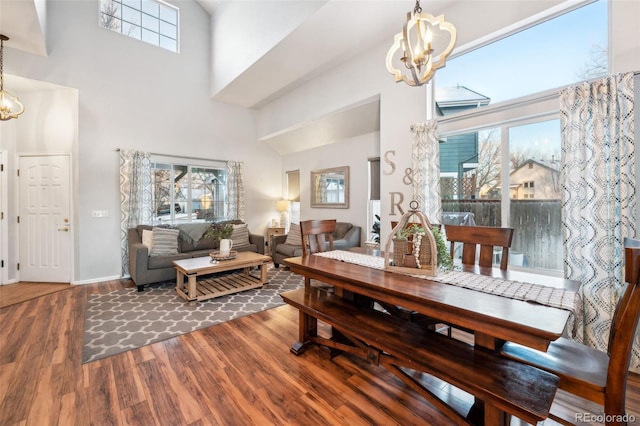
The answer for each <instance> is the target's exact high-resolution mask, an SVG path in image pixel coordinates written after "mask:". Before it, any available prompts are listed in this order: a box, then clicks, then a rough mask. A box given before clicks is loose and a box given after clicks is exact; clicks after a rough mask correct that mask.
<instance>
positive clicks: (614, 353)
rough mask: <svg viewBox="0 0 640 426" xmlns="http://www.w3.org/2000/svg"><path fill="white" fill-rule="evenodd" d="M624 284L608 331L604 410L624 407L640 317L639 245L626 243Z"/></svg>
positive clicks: (617, 409)
mask: <svg viewBox="0 0 640 426" xmlns="http://www.w3.org/2000/svg"><path fill="white" fill-rule="evenodd" d="M624 252H625V253H624V254H625V267H624V268H625V281H626V282H627V286H626V288H625V291H624V293H623V295H622V297H621V298H620V301H619V302H618V306H617V307H616V312H615V314H614V317H613V320H612V322H611V331H610V332H609V348H608V350H607V352H608V353H609V365H608V367H607V384H606V387H605V391H604V392H605V395H604V408H605V413H621V412H624V410H625V400H626V390H627V377H628V375H629V365H630V363H631V355H632V349H633V342H634V340H635V335H636V328H637V327H638V319H639V318H640V287H639V285H638V279H639V278H640V247H625V249H624Z"/></svg>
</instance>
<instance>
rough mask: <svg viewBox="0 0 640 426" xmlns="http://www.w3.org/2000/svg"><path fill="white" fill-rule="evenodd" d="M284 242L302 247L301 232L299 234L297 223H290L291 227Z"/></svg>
mask: <svg viewBox="0 0 640 426" xmlns="http://www.w3.org/2000/svg"><path fill="white" fill-rule="evenodd" d="M285 244H291V245H292V246H301V247H302V234H300V224H299V223H292V224H291V228H289V233H288V234H287V241H285Z"/></svg>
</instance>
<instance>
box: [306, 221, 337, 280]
mask: <svg viewBox="0 0 640 426" xmlns="http://www.w3.org/2000/svg"><path fill="white" fill-rule="evenodd" d="M335 230H336V219H325V220H303V221H300V234H301V236H302V255H303V256H310V255H312V254H313V253H322V252H324V251H326V244H325V243H326V242H327V241H328V242H329V250H333V233H334V231H335ZM304 285H305V287H306V288H308V287H309V286H310V285H311V280H310V279H309V278H307V277H305V279H304Z"/></svg>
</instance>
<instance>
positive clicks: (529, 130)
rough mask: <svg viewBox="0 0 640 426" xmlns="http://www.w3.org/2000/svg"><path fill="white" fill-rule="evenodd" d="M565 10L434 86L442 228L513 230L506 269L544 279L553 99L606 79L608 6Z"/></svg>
mask: <svg viewBox="0 0 640 426" xmlns="http://www.w3.org/2000/svg"><path fill="white" fill-rule="evenodd" d="M569 7H570V8H571V9H570V10H566V11H565V12H566V13H564V14H561V12H560V11H557V10H556V11H555V13H554V15H553V16H549V17H548V18H547V19H546V20H544V19H540V21H542V22H538V23H537V25H535V26H530V27H528V28H526V29H523V30H522V31H512V32H511V33H510V35H508V36H506V37H503V38H502V39H500V40H497V41H494V42H493V43H491V44H487V45H485V46H483V47H479V48H477V49H476V50H473V51H469V52H467V53H464V54H462V55H460V56H458V57H457V58H454V59H452V60H451V61H448V62H447V66H446V67H444V68H443V69H442V70H439V71H438V75H437V76H436V81H435V85H436V86H435V99H434V103H435V108H434V111H435V114H436V115H437V117H435V118H438V126H439V132H440V135H439V137H440V140H441V141H442V143H441V144H440V171H441V193H442V209H443V221H444V222H445V223H447V220H449V221H454V222H455V223H461V224H464V223H462V222H463V221H465V222H466V223H467V224H473V223H475V224H476V225H481V226H508V227H512V228H514V231H515V232H514V238H513V242H512V246H511V250H510V253H509V264H510V265H511V267H528V268H536V269H539V270H546V271H549V273H551V274H560V273H561V271H562V269H563V261H562V259H563V256H562V254H563V253H562V228H561V226H562V225H561V224H562V221H561V192H560V182H559V179H560V160H561V158H560V152H561V149H560V148H561V138H560V120H559V102H558V89H559V88H561V87H563V86H566V85H568V84H572V83H575V82H578V81H582V80H587V79H591V78H596V77H598V76H601V75H605V74H607V73H608V68H607V60H606V59H607V45H608V40H607V33H608V25H607V1H606V0H598V1H593V2H590V1H585V2H582V3H581V4H580V3H578V4H576V3H572V4H571V5H569ZM516 46H517V49H516V48H515V47H516ZM547 65H548V66H547ZM469 70H473V72H470V71H469ZM472 219H473V220H472ZM500 257H501V253H500V252H499V251H498V252H496V253H495V254H494V262H495V263H499V262H500Z"/></svg>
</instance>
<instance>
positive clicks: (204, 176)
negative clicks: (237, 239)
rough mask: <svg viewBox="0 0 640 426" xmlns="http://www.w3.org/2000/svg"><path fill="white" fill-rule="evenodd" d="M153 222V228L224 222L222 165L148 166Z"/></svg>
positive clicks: (224, 199) (225, 191) (223, 177)
mask: <svg viewBox="0 0 640 426" xmlns="http://www.w3.org/2000/svg"><path fill="white" fill-rule="evenodd" d="M151 179H152V184H153V201H154V220H153V223H154V224H155V225H157V224H172V225H175V224H177V223H185V222H217V221H220V220H225V219H226V211H227V208H226V207H227V206H226V195H227V186H226V180H227V172H226V169H225V167H224V165H223V164H221V165H218V166H215V165H214V166H196V165H188V164H179V163H172V162H170V160H169V161H157V162H154V163H152V164H151Z"/></svg>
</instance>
